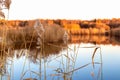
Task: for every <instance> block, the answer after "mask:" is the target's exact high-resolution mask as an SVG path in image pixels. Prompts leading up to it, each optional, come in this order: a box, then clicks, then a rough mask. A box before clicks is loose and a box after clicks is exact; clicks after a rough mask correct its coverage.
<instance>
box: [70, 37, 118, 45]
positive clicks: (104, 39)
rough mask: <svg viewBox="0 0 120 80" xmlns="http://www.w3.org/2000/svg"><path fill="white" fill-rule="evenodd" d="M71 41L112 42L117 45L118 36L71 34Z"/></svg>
mask: <svg viewBox="0 0 120 80" xmlns="http://www.w3.org/2000/svg"><path fill="white" fill-rule="evenodd" d="M70 40H71V43H93V44H103V45H105V44H113V45H115V44H116V45H119V44H120V38H119V37H113V36H112V37H111V36H104V35H72V36H71V39H70Z"/></svg>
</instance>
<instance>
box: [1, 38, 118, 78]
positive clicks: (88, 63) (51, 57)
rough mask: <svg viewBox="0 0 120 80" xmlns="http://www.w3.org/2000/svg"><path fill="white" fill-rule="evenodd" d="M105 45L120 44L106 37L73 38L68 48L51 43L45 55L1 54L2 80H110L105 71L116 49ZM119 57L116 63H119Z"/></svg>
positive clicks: (14, 51)
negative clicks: (113, 49)
mask: <svg viewBox="0 0 120 80" xmlns="http://www.w3.org/2000/svg"><path fill="white" fill-rule="evenodd" d="M76 42H77V43H76ZM75 43H76V44H75ZM103 44H107V45H108V44H110V45H111V44H115V45H119V41H118V40H116V39H114V38H110V37H105V36H72V37H71V42H70V44H68V46H66V45H64V44H62V43H59V44H58V43H56V44H53V43H49V44H46V45H44V48H43V52H41V50H39V49H35V48H32V49H29V48H28V49H27V48H26V49H25V48H22V49H15V48H14V49H12V48H10V49H8V50H7V51H4V52H3V51H1V53H0V80H80V79H81V80H103V79H105V80H106V79H107V80H110V78H108V77H106V75H107V74H108V73H107V72H106V69H107V68H108V65H109V64H108V63H110V62H111V61H110V60H108V59H106V57H107V56H110V55H111V54H109V55H107V54H106V53H107V52H108V48H110V47H111V48H113V46H107V47H105V46H104V45H103ZM118 47H120V46H118ZM110 50H112V49H110ZM110 50H109V51H110ZM117 50H118V49H117ZM110 52H112V51H110ZM118 53H119V51H118ZM118 53H117V56H115V55H114V56H115V57H116V59H117V60H113V62H116V61H119V58H118V57H119V56H120V55H119V54H118ZM106 60H108V61H106ZM103 64H104V65H103ZM106 64H107V65H106ZM109 66H111V65H109ZM112 66H113V65H112ZM114 66H115V67H116V68H118V67H117V66H120V65H117V66H116V65H114ZM112 68H114V67H112ZM118 71H119V70H118ZM108 72H110V71H108ZM116 74H117V72H116ZM117 75H118V74H117ZM117 77H118V76H117ZM118 78H119V77H118ZM119 79H120V78H119ZM116 80H117V79H116Z"/></svg>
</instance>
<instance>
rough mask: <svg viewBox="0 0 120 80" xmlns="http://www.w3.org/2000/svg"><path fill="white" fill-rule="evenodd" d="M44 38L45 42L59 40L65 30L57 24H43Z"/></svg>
mask: <svg viewBox="0 0 120 80" xmlns="http://www.w3.org/2000/svg"><path fill="white" fill-rule="evenodd" d="M44 28H45V32H44V40H45V42H59V41H62V40H63V35H64V33H65V30H64V29H63V28H62V27H60V26H59V25H57V24H50V25H48V26H44Z"/></svg>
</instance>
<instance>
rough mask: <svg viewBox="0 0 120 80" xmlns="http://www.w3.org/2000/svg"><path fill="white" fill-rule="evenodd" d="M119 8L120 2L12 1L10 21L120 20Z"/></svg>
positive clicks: (81, 0)
mask: <svg viewBox="0 0 120 80" xmlns="http://www.w3.org/2000/svg"><path fill="white" fill-rule="evenodd" d="M119 8H120V4H119V0H12V3H11V6H10V12H9V19H10V20H17V19H19V20H30V19H38V18H39V19H81V20H90V19H97V18H102V19H103V18H120V9H119ZM6 13H7V12H6Z"/></svg>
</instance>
